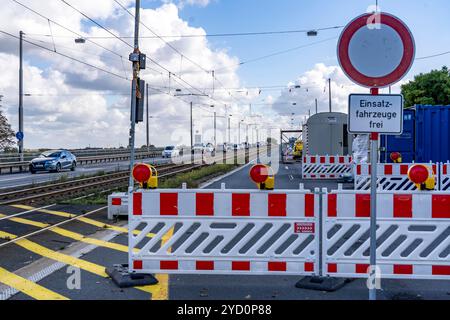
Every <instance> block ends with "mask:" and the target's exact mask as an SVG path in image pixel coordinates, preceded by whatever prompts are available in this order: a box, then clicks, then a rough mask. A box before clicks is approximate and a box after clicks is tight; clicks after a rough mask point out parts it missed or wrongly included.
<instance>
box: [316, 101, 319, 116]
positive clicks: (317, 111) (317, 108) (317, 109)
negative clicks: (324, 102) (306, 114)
mask: <svg viewBox="0 0 450 320" xmlns="http://www.w3.org/2000/svg"><path fill="white" fill-rule="evenodd" d="M318 113H319V107H318V102H317V99H316V114H318Z"/></svg>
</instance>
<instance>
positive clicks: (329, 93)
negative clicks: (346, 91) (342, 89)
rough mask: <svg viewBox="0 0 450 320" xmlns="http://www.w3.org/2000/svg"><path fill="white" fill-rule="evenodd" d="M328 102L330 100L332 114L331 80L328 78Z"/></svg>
mask: <svg viewBox="0 0 450 320" xmlns="http://www.w3.org/2000/svg"><path fill="white" fill-rule="evenodd" d="M328 100H329V104H330V112H331V78H328Z"/></svg>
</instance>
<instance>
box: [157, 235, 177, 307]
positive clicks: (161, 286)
mask: <svg viewBox="0 0 450 320" xmlns="http://www.w3.org/2000/svg"><path fill="white" fill-rule="evenodd" d="M172 236H173V227H172V228H170V230H169V231H168V232H167V233H166V234H165V235H164V236H163V237H162V238H161V239H162V241H161V246H164V245H165V244H166V242H167V241H168V240H169V239H170V238H171V237H172ZM169 251H170V249H169ZM155 277H156V279H158V284H157V285H154V286H153V288H154V290H153V291H152V300H168V299H169V275H168V274H167V273H165V274H157V275H156V276H155Z"/></svg>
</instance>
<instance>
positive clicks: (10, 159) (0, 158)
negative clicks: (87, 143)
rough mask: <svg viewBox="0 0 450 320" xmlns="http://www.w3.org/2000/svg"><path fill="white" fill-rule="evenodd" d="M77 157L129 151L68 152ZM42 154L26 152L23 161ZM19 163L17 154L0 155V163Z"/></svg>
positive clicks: (152, 150) (159, 149) (154, 150)
mask: <svg viewBox="0 0 450 320" xmlns="http://www.w3.org/2000/svg"><path fill="white" fill-rule="evenodd" d="M142 150H143V149H136V152H146V151H142ZM163 150H164V149H163V148H151V149H150V152H162V151H163ZM69 151H70V152H71V153H73V154H74V155H75V156H77V157H88V156H102V155H116V154H127V153H130V150H129V149H93V150H69ZM41 153H42V152H28V153H24V159H25V161H29V160H32V159H34V158H36V157H38V156H39V155H40V154H41ZM19 161H20V156H19V154H17V153H0V163H15V162H19Z"/></svg>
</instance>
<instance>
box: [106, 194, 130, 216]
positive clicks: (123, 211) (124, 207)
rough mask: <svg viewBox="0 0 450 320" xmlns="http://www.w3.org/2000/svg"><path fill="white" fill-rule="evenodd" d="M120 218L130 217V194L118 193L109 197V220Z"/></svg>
mask: <svg viewBox="0 0 450 320" xmlns="http://www.w3.org/2000/svg"><path fill="white" fill-rule="evenodd" d="M118 216H128V194H127V193H125V192H116V193H113V194H111V195H109V196H108V219H109V220H113V219H114V218H115V217H118Z"/></svg>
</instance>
